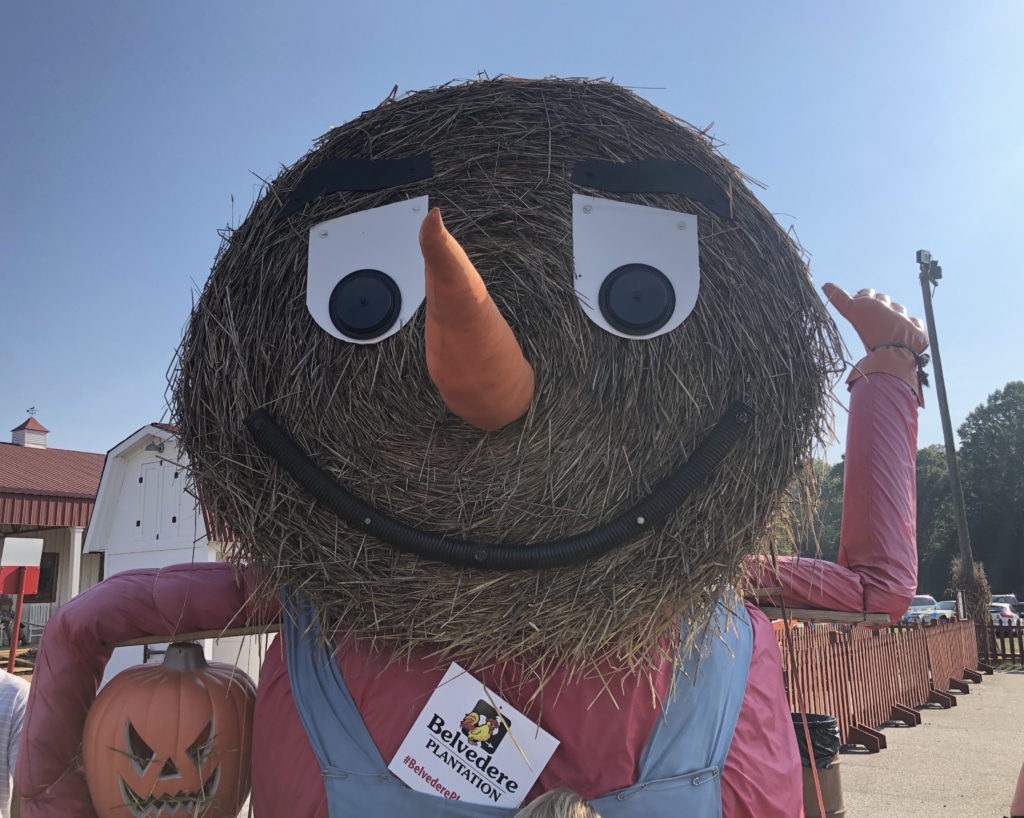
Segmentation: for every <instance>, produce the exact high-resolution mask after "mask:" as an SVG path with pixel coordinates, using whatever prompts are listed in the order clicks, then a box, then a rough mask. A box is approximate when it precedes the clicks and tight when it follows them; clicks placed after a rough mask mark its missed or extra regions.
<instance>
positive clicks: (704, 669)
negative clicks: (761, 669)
mask: <svg viewBox="0 0 1024 818" xmlns="http://www.w3.org/2000/svg"><path fill="white" fill-rule="evenodd" d="M701 641H702V644H700V645H699V646H698V647H695V648H694V649H693V650H691V651H690V652H689V653H688V654H687V655H686V656H685V657H684V659H683V662H682V666H681V667H680V669H679V670H678V671H677V673H676V679H675V690H674V691H673V695H671V696H669V697H668V699H667V700H666V702H665V704H664V706H663V707H662V717H661V718H660V719H659V720H658V723H657V724H656V726H655V728H654V732H653V733H652V734H651V737H650V739H649V741H648V742H647V747H646V748H645V749H644V752H643V755H642V756H641V757H640V777H639V780H638V783H643V782H647V781H653V780H658V779H662V778H666V777H668V776H672V775H676V774H678V773H679V772H681V771H683V770H700V769H706V768H710V767H716V768H717V769H718V774H721V771H722V768H723V767H724V766H725V759H726V756H728V754H729V746H730V745H731V744H732V735H733V731H734V730H735V728H736V722H737V720H738V719H739V715H740V707H741V706H742V704H743V697H744V694H745V692H746V689H747V674H748V672H749V671H750V658H751V655H752V654H753V650H754V632H753V628H752V626H751V623H750V615H749V614H748V613H747V610H746V608H745V607H744V606H743V604H742V603H738V604H737V606H736V608H735V609H731V610H730V609H729V608H727V607H726V604H725V603H724V602H721V601H720V602H719V603H718V609H717V611H716V612H715V616H714V618H713V619H712V621H711V625H710V627H709V630H708V635H707V636H706V637H705V638H704V639H703V640H701Z"/></svg>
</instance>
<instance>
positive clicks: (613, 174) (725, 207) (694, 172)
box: [571, 159, 732, 219]
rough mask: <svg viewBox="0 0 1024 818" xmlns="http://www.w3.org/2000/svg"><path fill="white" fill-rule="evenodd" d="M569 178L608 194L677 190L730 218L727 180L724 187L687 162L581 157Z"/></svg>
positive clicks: (729, 186)
mask: <svg viewBox="0 0 1024 818" xmlns="http://www.w3.org/2000/svg"><path fill="white" fill-rule="evenodd" d="M571 180H572V181H573V182H575V183H576V184H578V185H584V186H586V187H593V188H597V189H599V190H604V191H607V192H609V193H677V194H679V195H680V196H685V197H686V198H687V199H693V200H694V201H695V202H700V203H701V204H702V205H704V206H705V207H707V208H708V210H710V211H711V212H712V213H714V214H715V215H717V216H721V217H722V218H723V219H731V218H732V183H731V182H728V183H726V187H724V188H723V187H722V186H721V185H719V184H718V182H716V181H715V180H714V179H712V178H711V176H709V175H708V174H707V173H705V172H704V171H702V170H701V169H700V168H698V167H697V166H696V165H691V164H690V163H689V162H680V161H676V160H673V159H640V160H638V161H635V162H608V161H605V160H603V159H581V160H580V161H579V162H577V163H576V165H575V167H573V169H572V177H571Z"/></svg>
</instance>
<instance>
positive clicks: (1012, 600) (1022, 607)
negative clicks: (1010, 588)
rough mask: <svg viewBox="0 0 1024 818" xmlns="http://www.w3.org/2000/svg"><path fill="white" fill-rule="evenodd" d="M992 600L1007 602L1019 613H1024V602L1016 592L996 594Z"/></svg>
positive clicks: (994, 601)
mask: <svg viewBox="0 0 1024 818" xmlns="http://www.w3.org/2000/svg"><path fill="white" fill-rule="evenodd" d="M992 602H993V603H997V602H1002V603H1005V604H1007V605H1009V606H1010V607H1011V608H1012V609H1013V610H1014V611H1016V612H1017V613H1024V602H1018V601H1017V595H1016V594H996V595H995V596H993V597H992Z"/></svg>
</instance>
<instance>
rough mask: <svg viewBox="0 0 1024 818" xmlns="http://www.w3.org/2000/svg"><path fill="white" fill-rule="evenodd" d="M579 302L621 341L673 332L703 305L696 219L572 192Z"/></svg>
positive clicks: (573, 241) (674, 212) (589, 315)
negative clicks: (699, 293) (698, 297)
mask: <svg viewBox="0 0 1024 818" xmlns="http://www.w3.org/2000/svg"><path fill="white" fill-rule="evenodd" d="M572 244H573V264H574V267H575V276H576V280H575V285H576V296H577V298H578V299H579V302H580V306H581V307H583V311H584V312H585V313H586V314H587V317H588V318H590V320H591V321H593V322H594V323H595V324H597V325H598V326H599V327H601V328H602V329H604V330H607V331H608V332H610V333H612V334H613V335H618V336H619V337H620V338H631V339H645V338H656V337H657V336H659V335H664V334H665V333H666V332H671V331H672V330H674V329H675V328H676V327H678V326H679V325H680V324H682V323H683V321H684V320H685V319H686V316H688V315H689V314H690V313H691V312H693V307H694V305H695V304H696V303H697V293H698V291H699V290H700V264H699V260H698V247H697V217H696V216H694V215H691V214H689V213H679V212H677V211H675V210H662V209H661V208H657V207H645V206H643V205H634V204H627V203H625V202H616V201H612V200H610V199H597V198H594V197H592V196H581V195H579V194H573V197H572Z"/></svg>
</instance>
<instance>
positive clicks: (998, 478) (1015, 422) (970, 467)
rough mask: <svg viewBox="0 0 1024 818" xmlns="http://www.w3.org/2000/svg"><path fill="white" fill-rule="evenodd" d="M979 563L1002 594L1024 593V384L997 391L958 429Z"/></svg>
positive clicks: (973, 535) (966, 492) (970, 519)
mask: <svg viewBox="0 0 1024 818" xmlns="http://www.w3.org/2000/svg"><path fill="white" fill-rule="evenodd" d="M958 432H959V435H960V443H961V445H960V464H961V470H962V472H963V482H964V500H965V502H966V505H967V520H968V524H969V527H970V531H971V543H972V546H973V550H974V558H975V559H976V560H979V561H982V562H984V563H985V566H986V569H987V571H988V575H989V581H990V582H991V584H992V586H993V590H994V591H995V592H996V593H1011V592H1012V593H1016V594H1018V595H1021V594H1022V592H1024V381H1011V382H1010V383H1008V384H1006V386H1005V387H1003V388H1002V389H997V390H996V391H995V392H993V393H992V394H991V395H989V397H988V400H987V401H986V402H985V403H983V404H982V405H980V406H978V407H977V408H976V409H975V410H974V411H973V412H971V413H970V414H969V415H968V416H967V419H966V420H965V421H964V422H963V424H962V425H961V426H960V428H959V429H958Z"/></svg>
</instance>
